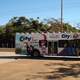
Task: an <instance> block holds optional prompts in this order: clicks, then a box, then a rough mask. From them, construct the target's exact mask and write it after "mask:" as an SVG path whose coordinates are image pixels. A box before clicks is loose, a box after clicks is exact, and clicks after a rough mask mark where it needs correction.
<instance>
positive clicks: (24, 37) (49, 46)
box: [16, 33, 80, 56]
mask: <svg viewBox="0 0 80 80" xmlns="http://www.w3.org/2000/svg"><path fill="white" fill-rule="evenodd" d="M30 46H32V49H31V50H32V51H30V52H29V51H28V49H27V48H29V47H30ZM16 51H17V52H18V53H19V54H26V55H31V56H45V55H47V56H80V33H16Z"/></svg>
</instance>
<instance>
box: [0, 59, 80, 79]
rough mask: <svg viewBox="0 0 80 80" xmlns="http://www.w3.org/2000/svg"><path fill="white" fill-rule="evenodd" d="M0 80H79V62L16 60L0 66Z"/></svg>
mask: <svg viewBox="0 0 80 80" xmlns="http://www.w3.org/2000/svg"><path fill="white" fill-rule="evenodd" d="M0 80H80V61H64V60H39V59H38V60H37V59H17V60H15V61H12V62H8V63H4V64H0Z"/></svg>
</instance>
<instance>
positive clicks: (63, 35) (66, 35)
mask: <svg viewBox="0 0 80 80" xmlns="http://www.w3.org/2000/svg"><path fill="white" fill-rule="evenodd" d="M61 37H62V38H67V39H69V38H70V35H69V34H62V35H61Z"/></svg>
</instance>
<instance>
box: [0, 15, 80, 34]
mask: <svg viewBox="0 0 80 80" xmlns="http://www.w3.org/2000/svg"><path fill="white" fill-rule="evenodd" d="M61 29H62V27H61V21H60V20H58V19H54V18H51V19H46V23H45V21H43V22H40V21H39V18H37V19H33V18H30V19H28V18H26V17H24V16H21V17H13V18H11V20H9V22H8V23H7V24H6V25H5V27H3V26H2V27H0V33H6V35H15V33H16V32H20V33H21V32H47V31H48V32H61ZM63 31H64V32H80V30H79V29H76V28H75V27H73V26H72V25H70V24H69V23H63Z"/></svg>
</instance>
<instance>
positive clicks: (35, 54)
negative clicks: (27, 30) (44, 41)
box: [33, 49, 41, 57]
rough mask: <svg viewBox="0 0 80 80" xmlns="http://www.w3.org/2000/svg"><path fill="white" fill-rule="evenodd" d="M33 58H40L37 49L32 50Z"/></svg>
mask: <svg viewBox="0 0 80 80" xmlns="http://www.w3.org/2000/svg"><path fill="white" fill-rule="evenodd" d="M33 56H34V57H40V56H41V55H40V51H39V50H38V49H34V50H33Z"/></svg>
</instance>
